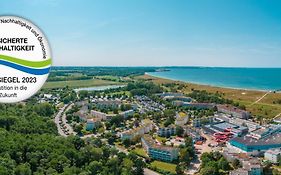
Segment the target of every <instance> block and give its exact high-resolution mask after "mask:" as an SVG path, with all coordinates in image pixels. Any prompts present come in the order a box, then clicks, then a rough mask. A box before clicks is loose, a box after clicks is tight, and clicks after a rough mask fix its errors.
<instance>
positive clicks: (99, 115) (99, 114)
mask: <svg viewBox="0 0 281 175" xmlns="http://www.w3.org/2000/svg"><path fill="white" fill-rule="evenodd" d="M91 114H92V115H93V116H94V117H97V118H101V119H102V120H107V114H106V113H103V112H100V111H95V110H91Z"/></svg>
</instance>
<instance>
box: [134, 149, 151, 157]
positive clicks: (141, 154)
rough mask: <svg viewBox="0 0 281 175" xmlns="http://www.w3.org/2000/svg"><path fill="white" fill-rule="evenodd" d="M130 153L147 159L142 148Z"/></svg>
mask: <svg viewBox="0 0 281 175" xmlns="http://www.w3.org/2000/svg"><path fill="white" fill-rule="evenodd" d="M132 152H134V153H136V154H137V155H139V156H141V157H148V155H147V154H146V152H145V150H144V149H143V148H136V149H134V150H132Z"/></svg>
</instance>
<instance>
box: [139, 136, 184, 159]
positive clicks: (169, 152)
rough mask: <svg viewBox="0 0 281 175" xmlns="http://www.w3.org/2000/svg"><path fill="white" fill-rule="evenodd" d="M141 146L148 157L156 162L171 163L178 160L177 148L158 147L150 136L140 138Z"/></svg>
mask: <svg viewBox="0 0 281 175" xmlns="http://www.w3.org/2000/svg"><path fill="white" fill-rule="evenodd" d="M141 142H142V146H143V148H144V149H145V150H146V152H147V154H148V155H149V157H151V158H152V159H156V160H162V161H166V162H172V161H173V160H176V159H178V154H179V150H178V148H175V147H171V146H163V145H159V144H157V143H156V142H155V140H153V138H152V137H151V136H150V135H144V136H143V137H142V138H141Z"/></svg>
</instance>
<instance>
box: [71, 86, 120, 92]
mask: <svg viewBox="0 0 281 175" xmlns="http://www.w3.org/2000/svg"><path fill="white" fill-rule="evenodd" d="M120 87H125V85H108V86H93V87H85V88H78V89H74V90H75V91H76V92H79V91H103V90H107V89H117V88H120Z"/></svg>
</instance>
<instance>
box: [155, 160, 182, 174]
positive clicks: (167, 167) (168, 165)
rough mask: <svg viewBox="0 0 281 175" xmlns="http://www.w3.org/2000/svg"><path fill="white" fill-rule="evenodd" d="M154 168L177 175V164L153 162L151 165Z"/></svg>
mask: <svg viewBox="0 0 281 175" xmlns="http://www.w3.org/2000/svg"><path fill="white" fill-rule="evenodd" d="M151 166H152V167H155V168H158V169H161V170H165V171H169V172H171V173H176V166H177V165H176V164H172V163H167V162H160V161H157V160H155V161H153V162H152V163H151Z"/></svg>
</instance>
